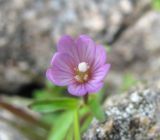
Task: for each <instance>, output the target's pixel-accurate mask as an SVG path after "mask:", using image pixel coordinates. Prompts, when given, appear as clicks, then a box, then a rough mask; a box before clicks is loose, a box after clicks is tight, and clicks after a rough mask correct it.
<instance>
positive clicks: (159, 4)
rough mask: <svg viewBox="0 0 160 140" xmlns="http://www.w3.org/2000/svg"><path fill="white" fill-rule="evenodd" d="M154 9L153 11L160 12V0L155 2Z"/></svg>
mask: <svg viewBox="0 0 160 140" xmlns="http://www.w3.org/2000/svg"><path fill="white" fill-rule="evenodd" d="M152 7H153V9H155V10H157V11H159V10H160V0H153V1H152Z"/></svg>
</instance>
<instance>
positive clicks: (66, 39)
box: [57, 35, 80, 64]
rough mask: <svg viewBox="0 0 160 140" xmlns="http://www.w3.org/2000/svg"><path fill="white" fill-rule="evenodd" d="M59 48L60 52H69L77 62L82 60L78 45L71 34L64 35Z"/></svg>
mask: <svg viewBox="0 0 160 140" xmlns="http://www.w3.org/2000/svg"><path fill="white" fill-rule="evenodd" d="M57 49H58V52H61V53H67V54H69V55H70V56H72V57H73V58H74V61H76V63H77V64H78V63H79V62H80V61H79V56H78V52H77V47H76V45H75V42H74V40H73V39H72V38H71V37H70V36H68V35H64V36H62V37H61V39H60V40H59V42H58V45H57Z"/></svg>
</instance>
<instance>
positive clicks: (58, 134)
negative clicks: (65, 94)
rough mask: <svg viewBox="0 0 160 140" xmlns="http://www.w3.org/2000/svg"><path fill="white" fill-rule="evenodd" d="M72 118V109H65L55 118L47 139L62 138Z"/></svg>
mask: <svg viewBox="0 0 160 140" xmlns="http://www.w3.org/2000/svg"><path fill="white" fill-rule="evenodd" d="M73 119H74V111H67V112H65V113H63V114H62V115H61V116H59V118H58V119H57V121H56V123H55V124H54V126H53V128H52V130H51V132H50V134H49V138H48V140H64V138H65V137H66V136H67V132H68V131H69V128H70V127H71V125H72V123H73Z"/></svg>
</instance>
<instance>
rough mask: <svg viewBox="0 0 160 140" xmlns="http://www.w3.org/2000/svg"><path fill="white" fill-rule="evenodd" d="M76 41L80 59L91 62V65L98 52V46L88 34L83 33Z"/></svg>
mask: <svg viewBox="0 0 160 140" xmlns="http://www.w3.org/2000/svg"><path fill="white" fill-rule="evenodd" d="M75 42H76V46H77V49H78V55H79V58H80V61H81V62H86V63H89V65H91V64H92V63H93V61H94V57H95V52H96V47H95V43H94V42H93V40H92V39H91V38H90V37H88V36H86V35H81V36H79V38H78V39H77V40H76V41H75Z"/></svg>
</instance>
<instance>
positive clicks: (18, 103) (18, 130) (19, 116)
mask: <svg viewBox="0 0 160 140" xmlns="http://www.w3.org/2000/svg"><path fill="white" fill-rule="evenodd" d="M30 103H31V100H29V99H25V98H20V97H16V96H14V97H9V96H6V95H3V96H2V95H0V140H44V139H45V138H46V137H47V134H48V131H49V126H48V125H47V124H45V123H43V122H41V120H40V114H38V113H36V112H33V111H32V110H30V109H29V108H28V105H29V104H30ZM33 130H34V131H33Z"/></svg>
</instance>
